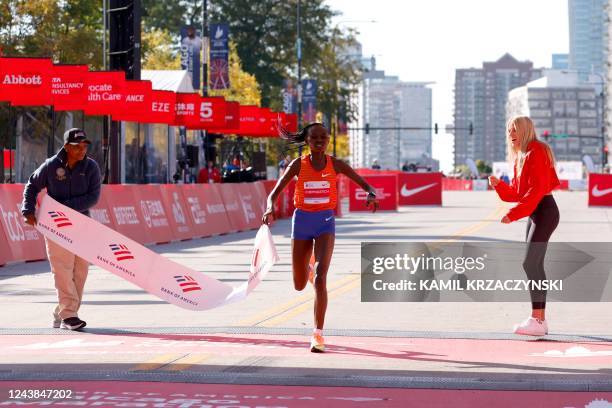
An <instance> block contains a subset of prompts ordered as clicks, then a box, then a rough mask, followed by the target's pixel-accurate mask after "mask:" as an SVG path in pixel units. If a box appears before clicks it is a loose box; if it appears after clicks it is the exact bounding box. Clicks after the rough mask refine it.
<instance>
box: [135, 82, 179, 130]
mask: <svg viewBox="0 0 612 408" xmlns="http://www.w3.org/2000/svg"><path fill="white" fill-rule="evenodd" d="M150 102H151V108H150V109H149V110H148V113H146V114H145V115H144V116H142V118H141V119H140V120H139V122H142V123H164V124H167V125H174V124H175V122H176V94H175V93H174V92H172V91H157V90H155V89H153V90H152V91H151V94H150Z"/></svg>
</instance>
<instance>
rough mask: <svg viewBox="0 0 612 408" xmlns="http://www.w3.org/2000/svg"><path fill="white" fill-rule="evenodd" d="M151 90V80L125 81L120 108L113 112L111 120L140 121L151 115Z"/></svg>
mask: <svg viewBox="0 0 612 408" xmlns="http://www.w3.org/2000/svg"><path fill="white" fill-rule="evenodd" d="M151 92H152V86H151V81H125V85H124V88H123V95H122V97H121V104H122V109H121V110H120V111H118V112H116V113H113V120H127V121H132V122H142V121H143V119H145V118H147V117H151V115H152V114H151Z"/></svg>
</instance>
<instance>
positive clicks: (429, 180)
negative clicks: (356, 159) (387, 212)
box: [349, 169, 444, 211]
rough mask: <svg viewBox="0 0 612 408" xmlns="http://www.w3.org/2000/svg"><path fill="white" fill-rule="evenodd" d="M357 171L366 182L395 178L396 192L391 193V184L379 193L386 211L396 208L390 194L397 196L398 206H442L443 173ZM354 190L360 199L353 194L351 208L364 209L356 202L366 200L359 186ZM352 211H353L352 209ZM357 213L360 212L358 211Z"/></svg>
mask: <svg viewBox="0 0 612 408" xmlns="http://www.w3.org/2000/svg"><path fill="white" fill-rule="evenodd" d="M356 171H357V174H359V175H361V176H362V177H364V178H365V179H366V180H369V178H370V177H373V176H382V175H386V176H394V177H395V180H396V185H395V190H396V191H395V192H393V193H392V192H391V185H390V184H389V185H388V186H387V187H386V190H385V192H382V191H379V192H378V193H377V196H378V199H379V201H381V197H383V198H384V200H385V203H384V204H382V203H381V205H382V206H383V207H385V209H391V208H392V207H393V206H394V204H392V203H391V202H390V201H389V199H390V197H391V196H389V194H392V195H395V196H397V205H442V189H443V180H444V179H443V177H442V173H439V172H429V173H408V172H403V171H398V170H372V169H357V170H356ZM351 184H353V183H351ZM352 188H354V189H355V190H354V194H357V195H358V197H356V196H354V194H353V193H351V200H352V201H353V206H352V207H349V208H362V207H363V204H357V203H356V200H360V199H361V200H365V196H364V195H363V193H361V192H360V191H359V189H358V188H357V186H353V187H352ZM377 188H379V187H377ZM351 191H353V190H351ZM362 196H363V197H362ZM359 197H361V198H359ZM381 209H382V207H381ZM351 211H353V210H352V209H351ZM355 211H360V210H359V209H357V210H355Z"/></svg>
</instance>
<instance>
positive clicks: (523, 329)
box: [514, 317, 548, 336]
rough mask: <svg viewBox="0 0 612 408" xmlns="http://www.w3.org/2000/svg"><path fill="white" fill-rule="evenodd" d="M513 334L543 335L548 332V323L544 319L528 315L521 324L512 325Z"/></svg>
mask: <svg viewBox="0 0 612 408" xmlns="http://www.w3.org/2000/svg"><path fill="white" fill-rule="evenodd" d="M514 334H522V335H525V336H545V335H547V334H548V324H547V323H546V320H540V319H536V318H535V317H528V318H527V319H525V321H523V322H522V323H521V324H515V325H514Z"/></svg>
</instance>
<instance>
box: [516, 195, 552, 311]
mask: <svg viewBox="0 0 612 408" xmlns="http://www.w3.org/2000/svg"><path fill="white" fill-rule="evenodd" d="M558 224H559V208H558V207H557V203H556V202H555V199H554V198H553V196H552V195H546V196H544V197H542V200H541V201H540V203H539V204H538V206H537V207H536V209H535V210H534V211H533V213H532V214H531V215H530V216H529V219H528V220H527V234H526V237H525V240H526V241H527V251H526V253H525V260H524V261H523V269H525V272H526V273H527V278H529V279H531V280H534V281H541V280H545V279H546V272H545V271H544V257H545V256H546V248H547V247H548V240H549V239H550V236H551V235H552V233H553V231H554V230H555V228H557V225H558ZM530 294H531V305H532V307H533V309H544V308H545V307H546V291H545V290H530Z"/></svg>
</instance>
